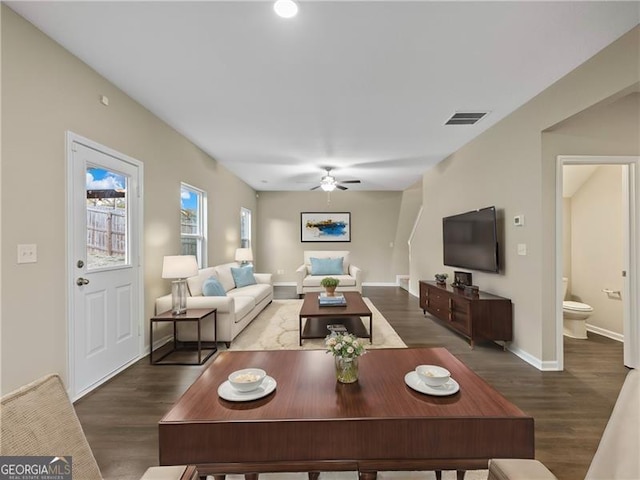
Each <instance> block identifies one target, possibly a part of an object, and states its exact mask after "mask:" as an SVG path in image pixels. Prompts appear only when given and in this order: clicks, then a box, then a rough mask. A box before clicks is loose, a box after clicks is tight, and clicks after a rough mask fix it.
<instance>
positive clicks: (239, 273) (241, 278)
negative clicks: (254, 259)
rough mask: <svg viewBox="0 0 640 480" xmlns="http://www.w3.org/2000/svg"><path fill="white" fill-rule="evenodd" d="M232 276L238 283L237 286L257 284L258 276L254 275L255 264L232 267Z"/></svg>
mask: <svg viewBox="0 0 640 480" xmlns="http://www.w3.org/2000/svg"><path fill="white" fill-rule="evenodd" d="M231 276H233V281H234V282H235V284H236V288H240V287H246V286H247V285H255V284H256V283H257V282H256V277H254V276H253V265H247V266H245V267H231Z"/></svg>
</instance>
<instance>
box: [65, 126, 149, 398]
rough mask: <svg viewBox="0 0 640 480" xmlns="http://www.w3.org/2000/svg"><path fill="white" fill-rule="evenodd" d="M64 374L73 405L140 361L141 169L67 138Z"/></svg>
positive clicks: (120, 157) (77, 139) (130, 161)
mask: <svg viewBox="0 0 640 480" xmlns="http://www.w3.org/2000/svg"><path fill="white" fill-rule="evenodd" d="M67 143H68V149H69V152H68V158H69V196H68V207H67V209H68V215H69V217H68V218H69V241H70V242H69V243H70V245H69V258H68V260H69V262H70V265H69V266H68V268H69V273H70V274H69V276H68V278H69V282H70V283H71V285H70V286H69V292H70V298H69V317H70V318H69V369H70V387H71V394H72V397H74V398H78V397H79V396H82V395H83V394H85V393H87V392H88V391H90V390H91V389H93V388H95V387H96V386H97V385H99V384H100V383H102V382H103V381H105V380H106V379H108V378H109V377H110V376H112V375H113V374H115V373H117V372H118V371H119V370H120V369H122V368H123V367H124V366H126V365H128V364H129V363H131V362H132V361H135V360H136V359H137V358H138V356H139V354H140V334H141V330H140V324H141V314H140V312H141V295H142V292H141V288H140V286H139V283H140V282H139V278H140V268H141V267H140V240H139V237H140V235H139V229H140V217H141V213H142V212H141V195H140V186H141V183H140V181H141V168H142V165H141V164H140V163H139V162H137V161H135V160H133V159H130V158H128V157H126V156H125V155H121V154H118V153H117V152H113V151H111V150H109V149H107V148H106V147H102V146H101V145H97V144H95V143H93V142H90V141H87V140H85V139H82V138H80V137H78V136H75V135H73V134H68V142H67Z"/></svg>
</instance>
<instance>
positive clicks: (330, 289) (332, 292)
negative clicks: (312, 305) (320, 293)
mask: <svg viewBox="0 0 640 480" xmlns="http://www.w3.org/2000/svg"><path fill="white" fill-rule="evenodd" d="M324 290H325V292H326V293H327V297H335V296H336V287H325V288H324Z"/></svg>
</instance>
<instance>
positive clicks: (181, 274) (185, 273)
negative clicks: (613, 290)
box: [162, 255, 198, 315]
mask: <svg viewBox="0 0 640 480" xmlns="http://www.w3.org/2000/svg"><path fill="white" fill-rule="evenodd" d="M197 274H198V262H197V261H196V257H195V256H194V255H166V256H165V257H164V261H163V263H162V278H173V279H175V280H173V281H172V282H171V312H172V313H173V314H174V315H181V314H183V313H184V312H186V311H187V282H186V279H187V278H188V277H193V276H194V275H197Z"/></svg>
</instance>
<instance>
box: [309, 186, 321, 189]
mask: <svg viewBox="0 0 640 480" xmlns="http://www.w3.org/2000/svg"><path fill="white" fill-rule="evenodd" d="M316 188H320V185H316V186H315V187H313V188H310V189H309V190H315V189H316Z"/></svg>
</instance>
